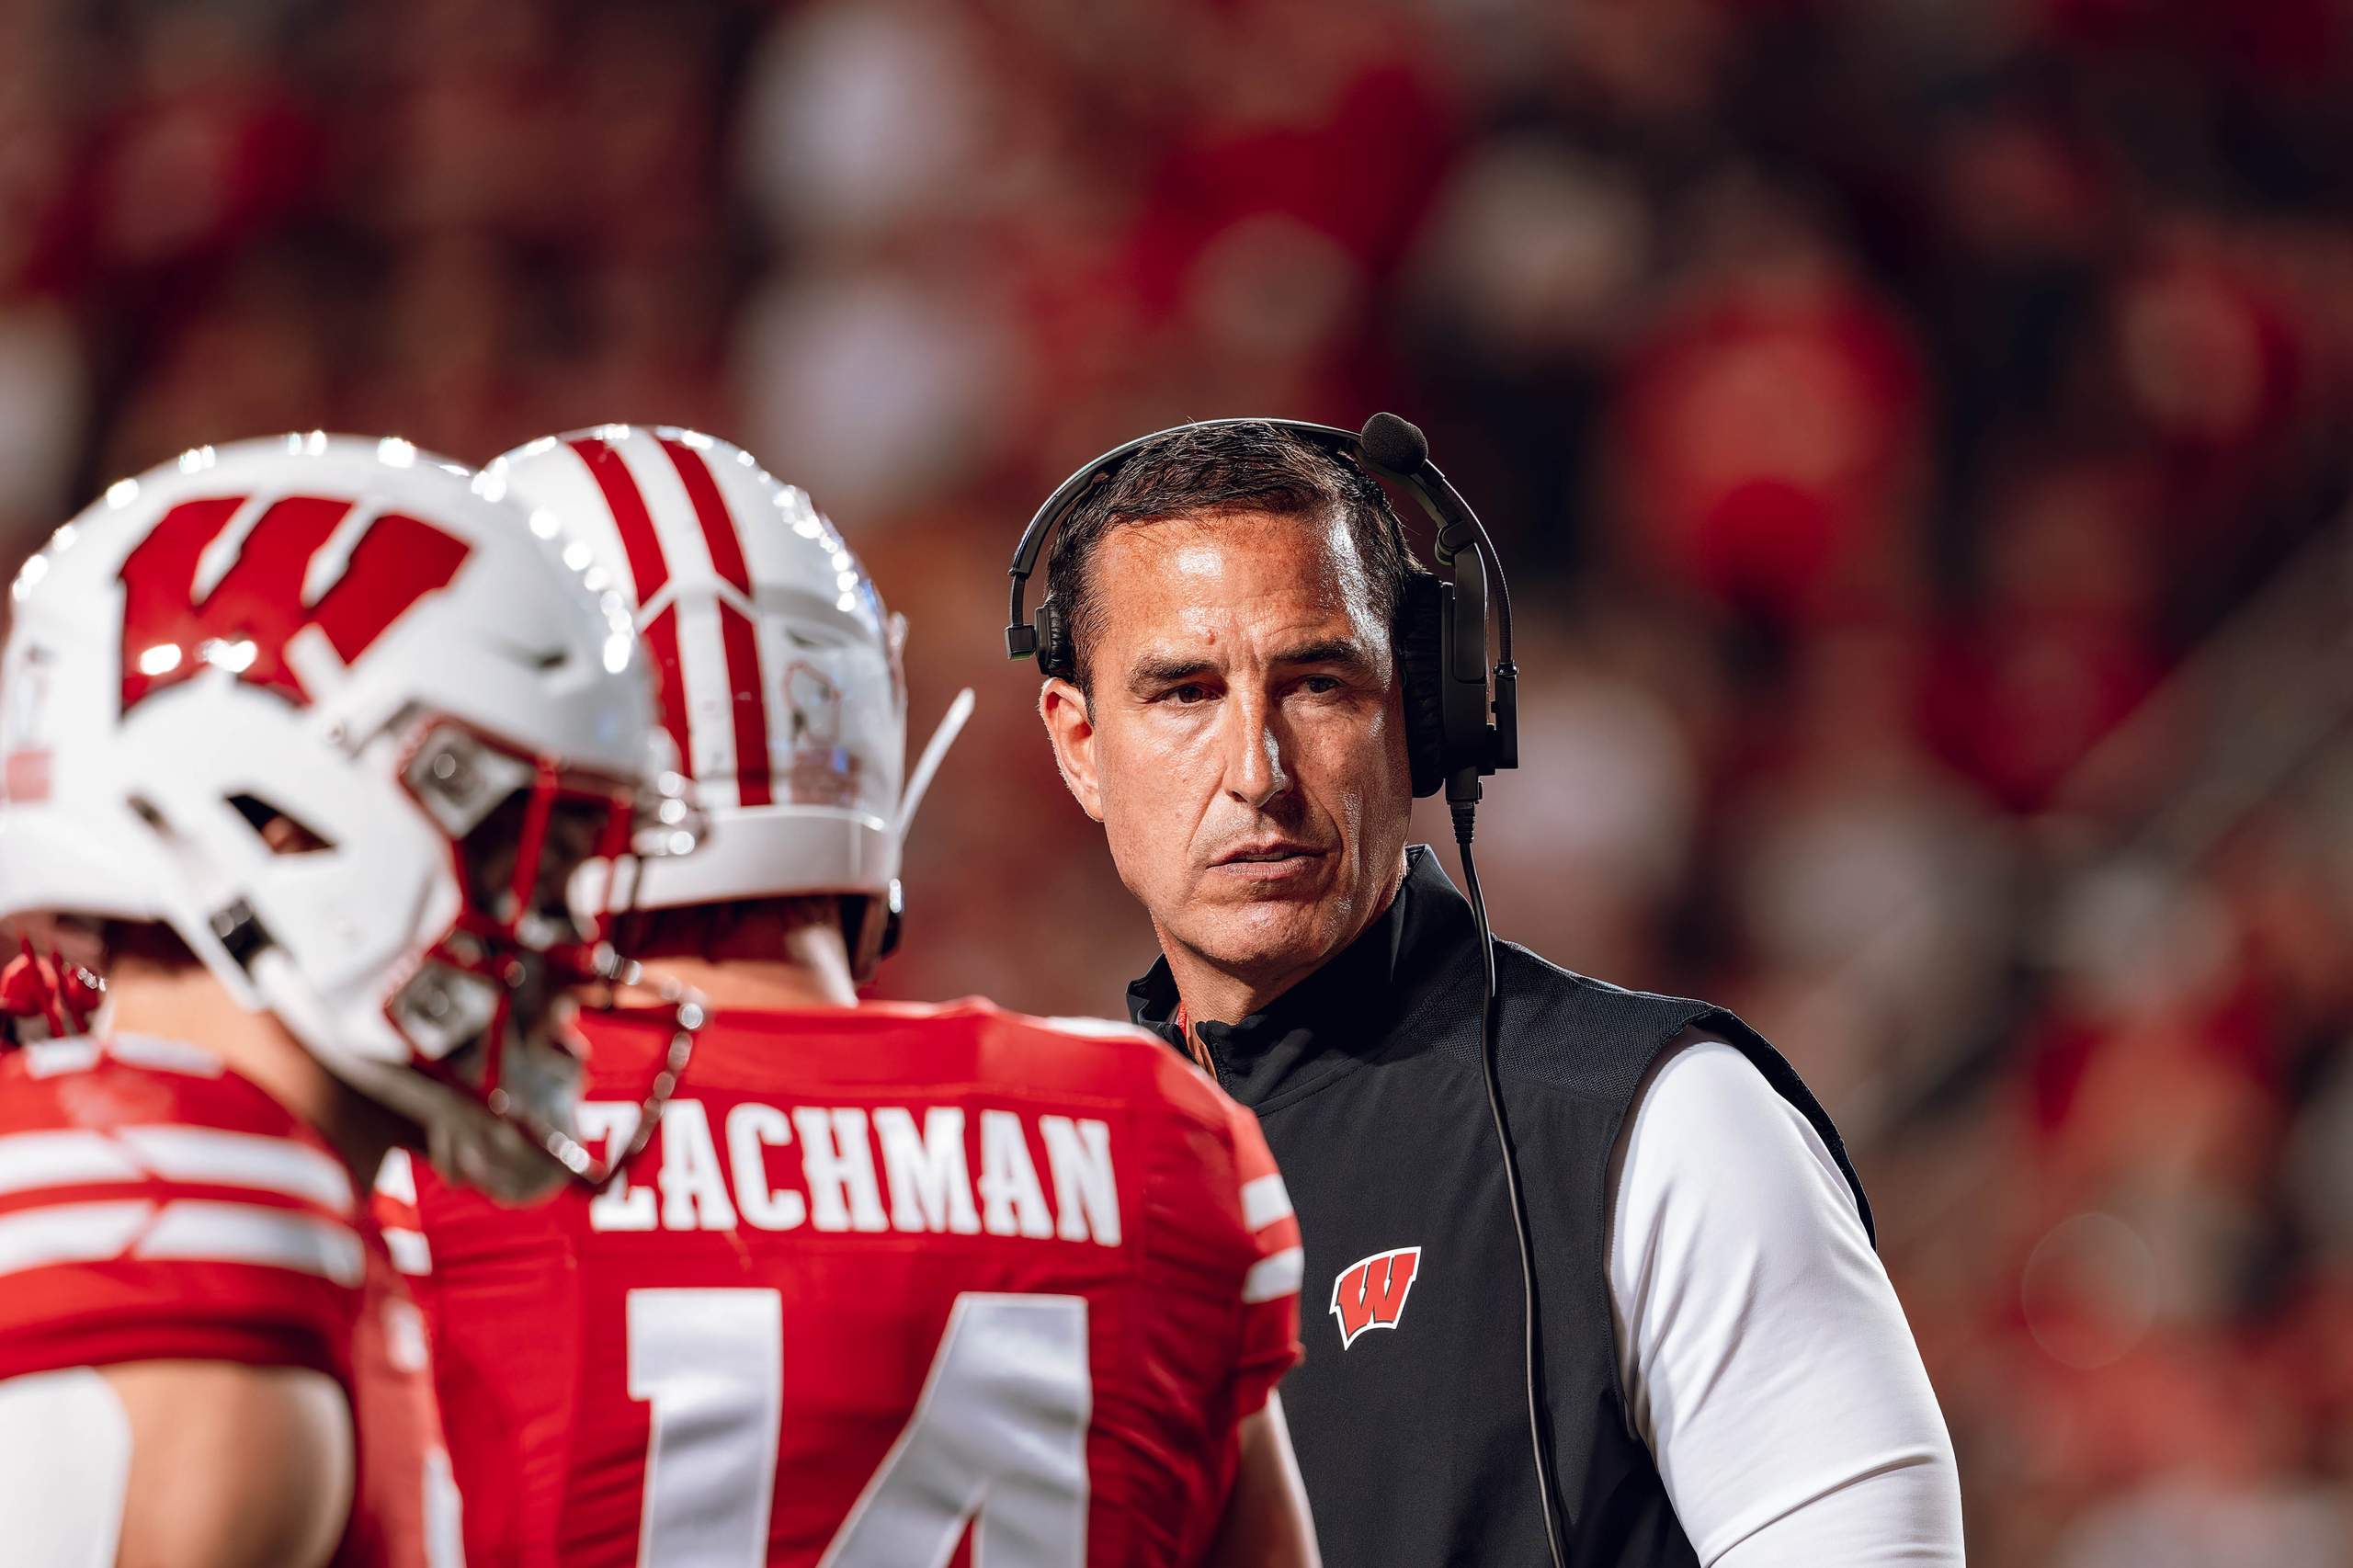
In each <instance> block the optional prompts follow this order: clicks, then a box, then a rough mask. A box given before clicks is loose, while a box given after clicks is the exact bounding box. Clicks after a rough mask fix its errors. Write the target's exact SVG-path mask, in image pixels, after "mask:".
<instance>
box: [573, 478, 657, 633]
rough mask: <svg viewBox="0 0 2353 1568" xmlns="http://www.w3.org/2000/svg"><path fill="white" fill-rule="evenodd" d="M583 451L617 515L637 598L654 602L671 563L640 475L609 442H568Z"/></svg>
mask: <svg viewBox="0 0 2353 1568" xmlns="http://www.w3.org/2000/svg"><path fill="white" fill-rule="evenodd" d="M567 444H568V445H569V446H570V447H571V448H572V449H573V450H574V451H575V452H577V453H579V454H580V460H581V462H583V463H584V464H585V465H586V466H587V469H588V473H589V476H590V477H591V478H593V479H595V480H596V482H597V489H598V490H600V491H602V492H604V495H605V508H606V510H608V511H609V512H610V513H612V515H613V527H614V528H617V529H618V530H620V536H621V549H622V550H623V551H626V552H627V553H628V555H629V574H630V577H631V580H632V581H634V582H635V583H636V585H637V602H638V603H639V604H640V605H641V606H642V605H647V604H651V603H652V602H653V600H654V595H656V594H658V593H660V592H661V591H662V587H663V585H664V584H665V583H667V582H669V580H670V567H669V563H668V562H667V561H665V559H664V558H663V555H662V540H661V536H660V535H658V534H656V533H655V532H654V519H653V518H652V517H649V516H648V515H647V514H646V510H645V496H644V495H643V494H642V493H641V492H640V491H639V490H638V488H637V478H636V476H635V475H633V474H631V472H630V471H629V464H628V463H626V462H624V461H622V460H621V455H620V452H618V451H615V450H614V449H613V448H612V447H611V446H610V445H609V444H608V443H607V442H604V441H600V440H597V439H596V438H594V437H587V438H584V439H581V440H577V441H573V442H569V443H567Z"/></svg>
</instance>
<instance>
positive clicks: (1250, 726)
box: [1222, 690, 1290, 812]
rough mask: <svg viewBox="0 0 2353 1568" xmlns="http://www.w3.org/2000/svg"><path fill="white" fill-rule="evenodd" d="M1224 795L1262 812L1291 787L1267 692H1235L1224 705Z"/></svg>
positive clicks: (1276, 724)
mask: <svg viewBox="0 0 2353 1568" xmlns="http://www.w3.org/2000/svg"><path fill="white" fill-rule="evenodd" d="M1222 742H1223V744H1224V746H1225V792H1226V793H1227V794H1228V795H1231V796H1232V797H1233V799H1235V800H1237V801H1241V802H1242V803H1243V804H1244V805H1245V806H1248V807H1249V808H1250V809H1251V810H1252V811H1254V812H1255V811H1263V810H1265V809H1266V807H1267V803H1268V802H1269V801H1274V800H1275V799H1277V798H1278V797H1279V796H1280V795H1282V794H1283V793H1284V792H1285V791H1286V790H1289V789H1290V768H1289V767H1286V766H1285V765H1284V762H1283V736H1282V733H1281V729H1280V726H1279V723H1278V722H1277V721H1276V717H1275V705H1274V703H1273V702H1272V701H1270V700H1269V699H1267V695H1266V693H1264V692H1256V691H1240V690H1237V691H1235V692H1234V693H1233V696H1232V697H1231V699H1229V700H1228V701H1227V703H1226V705H1225V733H1224V735H1223V737H1222Z"/></svg>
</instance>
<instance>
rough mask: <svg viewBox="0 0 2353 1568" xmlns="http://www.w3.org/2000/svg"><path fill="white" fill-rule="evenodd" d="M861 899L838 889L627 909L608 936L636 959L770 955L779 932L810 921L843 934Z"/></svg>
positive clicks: (775, 954)
mask: <svg viewBox="0 0 2353 1568" xmlns="http://www.w3.org/2000/svg"><path fill="white" fill-rule="evenodd" d="M864 902H865V901H864V900H863V899H849V898H845V897H843V896H842V895H841V894H839V893H829V892H828V893H797V894H794V895H793V896H791V897H789V898H738V899H725V900H722V901H720V902H718V903H688V904H680V905H678V906H676V907H675V908H671V909H640V910H632V911H631V912H630V913H628V914H626V915H618V916H616V917H615V919H614V921H613V932H612V937H613V942H614V945H615V946H616V947H618V948H620V950H621V951H623V952H625V953H627V954H629V955H630V956H631V958H638V959H680V958H707V959H718V960H726V959H733V960H745V959H751V960H762V959H773V958H776V957H778V956H779V943H780V942H781V941H782V939H783V938H784V937H788V936H790V935H791V934H792V933H793V932H795V931H801V930H805V929H807V928H809V927H811V926H835V927H839V928H842V929H843V930H844V933H845V937H846V938H847V928H848V923H849V921H850V920H851V918H852V916H853V913H854V912H853V911H852V909H851V908H850V905H851V904H853V903H857V904H859V905H862V904H863V903H864Z"/></svg>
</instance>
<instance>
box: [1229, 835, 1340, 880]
mask: <svg viewBox="0 0 2353 1568" xmlns="http://www.w3.org/2000/svg"><path fill="white" fill-rule="evenodd" d="M1325 853H1326V851H1324V850H1322V849H1318V848H1317V847H1315V846H1313V845H1312V844H1300V843H1297V842H1295V841H1293V840H1291V839H1288V838H1270V839H1257V840H1254V841H1252V842H1251V843H1248V844H1237V845H1235V846H1233V848H1231V849H1229V850H1227V851H1226V852H1225V853H1224V854H1222V855H1220V856H1219V857H1218V858H1216V859H1214V860H1212V861H1211V862H1210V869H1211V870H1213V871H1223V872H1225V873H1226V874H1227V875H1229V876H1235V877H1246V878H1248V879H1250V880H1251V881H1268V882H1277V881H1286V880H1288V879H1290V878H1292V877H1298V876H1303V875H1305V874H1306V873H1307V872H1308V871H1310V870H1312V869H1313V868H1314V866H1315V864H1316V862H1318V861H1320V860H1322V859H1323V858H1324V855H1325Z"/></svg>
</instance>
